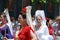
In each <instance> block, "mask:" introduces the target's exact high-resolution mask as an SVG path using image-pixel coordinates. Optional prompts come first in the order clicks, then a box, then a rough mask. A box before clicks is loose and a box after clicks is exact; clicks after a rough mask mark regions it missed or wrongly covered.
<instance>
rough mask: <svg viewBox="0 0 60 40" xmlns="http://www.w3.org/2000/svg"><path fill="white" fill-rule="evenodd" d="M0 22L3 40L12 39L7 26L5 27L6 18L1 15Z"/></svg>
mask: <svg viewBox="0 0 60 40" xmlns="http://www.w3.org/2000/svg"><path fill="white" fill-rule="evenodd" d="M0 18H1V19H0V21H1V25H0V32H1V34H2V35H3V37H4V39H12V38H13V36H12V35H11V32H10V29H9V26H8V25H7V20H6V16H5V15H3V14H1V16H0Z"/></svg>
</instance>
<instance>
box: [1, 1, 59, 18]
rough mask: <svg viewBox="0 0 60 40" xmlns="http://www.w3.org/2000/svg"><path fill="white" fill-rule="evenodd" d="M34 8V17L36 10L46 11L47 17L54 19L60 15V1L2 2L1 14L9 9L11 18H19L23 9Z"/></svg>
mask: <svg viewBox="0 0 60 40" xmlns="http://www.w3.org/2000/svg"><path fill="white" fill-rule="evenodd" d="M28 5H31V6H32V12H31V14H32V16H33V15H34V14H35V11H36V10H44V11H45V15H46V17H49V18H51V19H54V18H55V17H56V16H58V15H60V0H0V13H1V12H3V11H4V9H5V8H8V9H9V14H10V16H13V17H15V19H16V18H17V17H18V15H19V13H21V10H22V8H23V7H26V6H28Z"/></svg>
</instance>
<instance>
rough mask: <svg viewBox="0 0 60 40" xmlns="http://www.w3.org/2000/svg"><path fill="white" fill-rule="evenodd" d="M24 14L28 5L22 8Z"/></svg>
mask: <svg viewBox="0 0 60 40" xmlns="http://www.w3.org/2000/svg"><path fill="white" fill-rule="evenodd" d="M22 14H23V15H24V14H26V7H24V8H23V9H22Z"/></svg>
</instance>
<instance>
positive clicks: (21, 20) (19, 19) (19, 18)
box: [18, 15, 23, 23]
mask: <svg viewBox="0 0 60 40" xmlns="http://www.w3.org/2000/svg"><path fill="white" fill-rule="evenodd" d="M18 21H19V22H20V23H23V17H22V15H19V17H18Z"/></svg>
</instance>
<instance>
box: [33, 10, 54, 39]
mask: <svg viewBox="0 0 60 40" xmlns="http://www.w3.org/2000/svg"><path fill="white" fill-rule="evenodd" d="M35 17H36V18H35V22H34V23H35V24H34V25H35V31H36V32H35V33H36V35H37V37H38V39H39V40H53V38H52V37H51V36H50V35H49V32H48V27H47V26H46V20H45V15H44V11H43V10H37V11H36V14H35Z"/></svg>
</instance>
